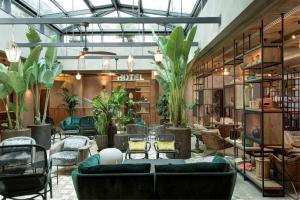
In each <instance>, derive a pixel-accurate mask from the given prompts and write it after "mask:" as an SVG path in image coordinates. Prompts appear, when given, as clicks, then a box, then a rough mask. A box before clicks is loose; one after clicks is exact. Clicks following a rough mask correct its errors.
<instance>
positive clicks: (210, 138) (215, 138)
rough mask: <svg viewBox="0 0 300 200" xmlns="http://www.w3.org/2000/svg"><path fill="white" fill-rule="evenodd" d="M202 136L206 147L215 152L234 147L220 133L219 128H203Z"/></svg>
mask: <svg viewBox="0 0 300 200" xmlns="http://www.w3.org/2000/svg"><path fill="white" fill-rule="evenodd" d="M201 136H202V141H203V143H204V144H205V146H206V148H207V149H210V150H214V154H216V153H218V151H219V150H224V149H227V148H230V147H232V145H231V144H229V143H227V142H226V141H225V140H224V139H223V137H222V136H221V135H220V134H219V130H218V129H213V130H212V129H208V130H202V131H201Z"/></svg>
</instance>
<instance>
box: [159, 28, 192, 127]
mask: <svg viewBox="0 0 300 200" xmlns="http://www.w3.org/2000/svg"><path fill="white" fill-rule="evenodd" d="M196 30H197V28H196V27H193V28H192V30H191V32H190V33H189V34H188V36H187V38H185V36H184V30H183V28H182V27H176V28H175V29H174V30H173V31H172V33H171V35H170V36H169V37H157V36H156V38H157V43H158V46H159V48H160V49H161V51H162V53H163V55H164V62H163V63H156V64H157V72H158V76H157V79H158V82H159V83H160V85H161V86H162V87H163V89H164V90H166V91H168V94H169V98H168V99H169V112H170V120H171V122H172V124H173V126H175V127H179V126H181V127H185V126H186V118H185V115H186V113H185V109H186V104H185V99H184V91H185V87H186V83H187V82H188V80H189V78H190V76H191V72H192V65H188V56H189V53H190V49H191V45H192V42H193V40H194V37H195V34H196ZM166 91H164V92H165V93H166Z"/></svg>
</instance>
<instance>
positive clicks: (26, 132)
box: [0, 128, 31, 141]
mask: <svg viewBox="0 0 300 200" xmlns="http://www.w3.org/2000/svg"><path fill="white" fill-rule="evenodd" d="M0 136H1V140H0V141H3V140H5V139H8V138H12V137H21V136H23V137H24V136H25V137H31V129H30V128H22V129H2V130H1V131H0Z"/></svg>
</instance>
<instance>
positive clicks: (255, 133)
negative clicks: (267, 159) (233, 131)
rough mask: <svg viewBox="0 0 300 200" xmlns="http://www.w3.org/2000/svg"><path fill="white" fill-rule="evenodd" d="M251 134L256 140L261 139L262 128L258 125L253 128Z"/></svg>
mask: <svg viewBox="0 0 300 200" xmlns="http://www.w3.org/2000/svg"><path fill="white" fill-rule="evenodd" d="M251 134H252V136H253V138H254V139H255V140H257V141H260V140H261V130H260V128H258V127H257V126H256V127H255V128H254V129H253V130H252V133H251Z"/></svg>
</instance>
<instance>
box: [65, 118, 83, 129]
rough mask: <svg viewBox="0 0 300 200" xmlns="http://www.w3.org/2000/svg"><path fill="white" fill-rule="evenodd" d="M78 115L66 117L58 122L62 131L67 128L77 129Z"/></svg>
mask: <svg viewBox="0 0 300 200" xmlns="http://www.w3.org/2000/svg"><path fill="white" fill-rule="evenodd" d="M80 118H81V117H80V116H72V117H66V118H65V119H64V120H63V121H61V122H60V127H61V129H62V130H63V131H67V130H78V129H79V121H80Z"/></svg>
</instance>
